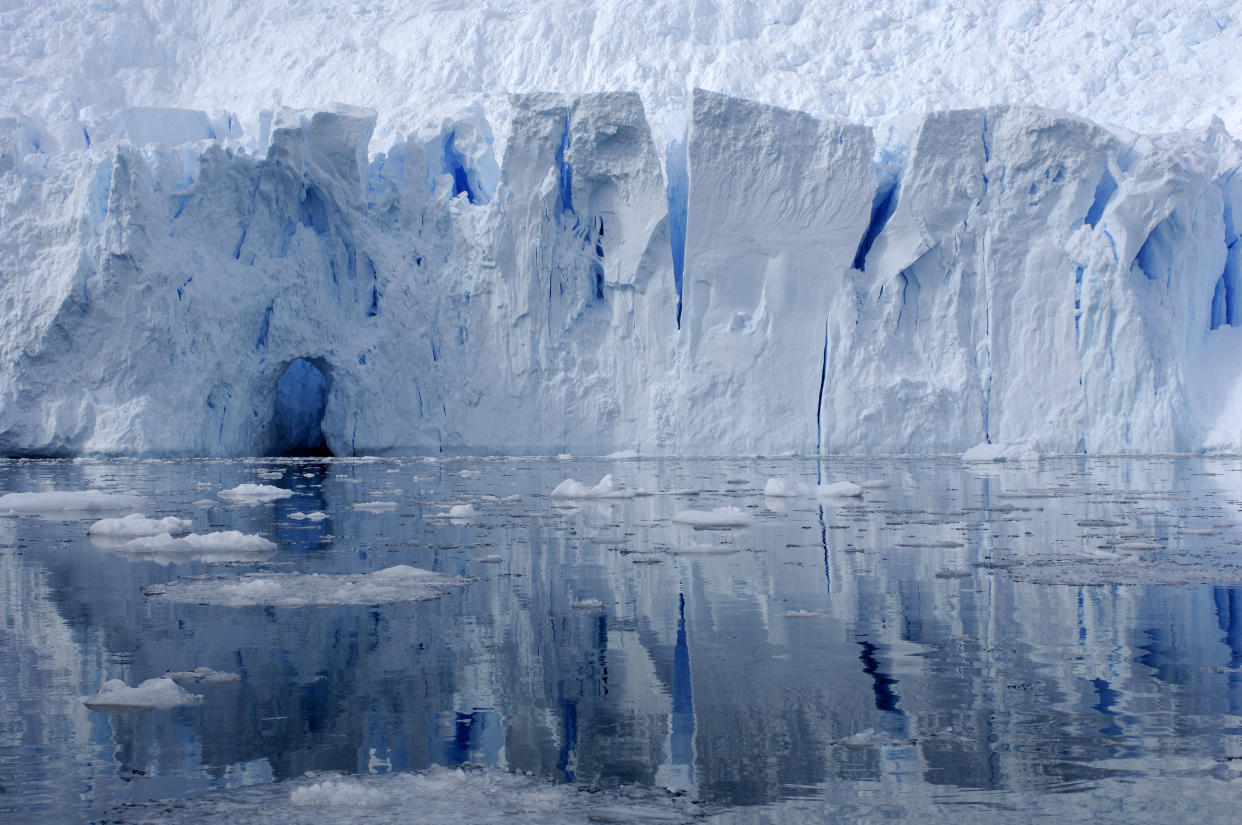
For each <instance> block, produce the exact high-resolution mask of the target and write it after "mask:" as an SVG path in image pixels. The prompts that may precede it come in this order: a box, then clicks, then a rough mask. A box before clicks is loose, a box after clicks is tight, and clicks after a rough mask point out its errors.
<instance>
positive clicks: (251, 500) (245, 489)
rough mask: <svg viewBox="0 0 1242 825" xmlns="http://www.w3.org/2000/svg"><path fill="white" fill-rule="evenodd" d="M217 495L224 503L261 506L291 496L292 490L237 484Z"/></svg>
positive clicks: (261, 485) (265, 485)
mask: <svg viewBox="0 0 1242 825" xmlns="http://www.w3.org/2000/svg"><path fill="white" fill-rule="evenodd" d="M217 495H219V496H220V498H222V499H224V500H225V501H232V502H234V503H237V504H262V503H263V502H267V501H278V500H280V499H282V498H290V497H292V496H293V491H292V490H286V489H284V488H283V487H273V486H272V485H270V484H238V485H237V486H236V487H234V488H232V489H230V490H221V491H220V492H219V493H217Z"/></svg>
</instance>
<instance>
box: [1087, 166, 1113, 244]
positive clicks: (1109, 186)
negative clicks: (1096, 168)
mask: <svg viewBox="0 0 1242 825" xmlns="http://www.w3.org/2000/svg"><path fill="white" fill-rule="evenodd" d="M1116 191H1117V181H1116V180H1114V179H1113V175H1112V172H1110V171H1109V170H1108V167H1105V168H1104V174H1102V175H1100V182H1099V183H1098V184H1096V187H1095V198H1094V199H1093V200H1092V201H1091V208H1090V209H1088V210H1087V217H1086V218H1084V219H1083V223H1085V224H1086V225H1087V226H1089V227H1091V228H1092V229H1095V225H1096V224H1097V223H1099V222H1100V218H1102V217H1103V216H1104V209H1105V208H1106V207H1107V206H1108V202H1109V200H1110V199H1111V198H1112V197H1113V193H1114V192H1116Z"/></svg>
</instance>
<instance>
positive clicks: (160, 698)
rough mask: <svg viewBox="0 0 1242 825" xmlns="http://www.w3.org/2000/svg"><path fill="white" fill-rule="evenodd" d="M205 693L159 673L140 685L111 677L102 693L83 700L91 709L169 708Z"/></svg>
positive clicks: (194, 701) (192, 702) (199, 699)
mask: <svg viewBox="0 0 1242 825" xmlns="http://www.w3.org/2000/svg"><path fill="white" fill-rule="evenodd" d="M202 701H203V697H201V696H196V695H195V694H192V693H190V692H189V691H187V690H185V688H183V687H181V686H180V685H178V684H177V683H176V682H174V681H173V680H172V679H169V678H167V677H163V676H161V677H158V678H155V679H148V680H146V681H145V682H143V683H142V684H140V685H138V687H130V686H129V685H127V684H125V683H124V682H122V681H121V680H120V679H109V680H108V681H106V682H104V683H103V687H101V688H100V689H99V693H97V694H95V695H94V696H92V697H91V698H89V699H85V700H83V704H84V705H86V706H87V707H88V708H90V709H91V710H98V711H102V712H105V713H107V712H111V711H126V710H155V709H160V710H165V709H167V708H175V707H179V706H181V705H197V704H199V703H200V702H202Z"/></svg>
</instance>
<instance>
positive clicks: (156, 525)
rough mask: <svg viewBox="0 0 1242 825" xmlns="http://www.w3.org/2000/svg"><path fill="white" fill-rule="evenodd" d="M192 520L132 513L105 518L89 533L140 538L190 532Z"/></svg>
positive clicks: (123, 537)
mask: <svg viewBox="0 0 1242 825" xmlns="http://www.w3.org/2000/svg"><path fill="white" fill-rule="evenodd" d="M191 524H192V522H191V521H190V519H187V518H177V517H175V516H168V517H167V518H160V519H154V518H147V517H146V516H145V515H143V514H142V513H130V514H129V515H128V516H124V517H122V518H105V519H100V520H99V521H97V522H95V523H94V524H92V525H91V526H90V527H89V528H88V529H87V531H86V532H87V533H89V534H90V535H92V536H106V537H108V538H117V539H125V538H140V537H142V536H158V535H160V534H161V533H172V534H177V533H188V532H189V531H190V525H191Z"/></svg>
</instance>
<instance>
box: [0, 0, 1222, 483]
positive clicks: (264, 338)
mask: <svg viewBox="0 0 1242 825" xmlns="http://www.w3.org/2000/svg"><path fill="white" fill-rule="evenodd" d="M1053 5H1054V6H1055V7H1053ZM1168 5H1169V4H1160V3H1156V2H1154V0H1152V2H1137V3H1126V4H1122V3H1119V2H1107V3H1096V4H1088V3H1085V2H1081V3H1063V4H1041V3H1038V2H1027V0H1009V2H995V3H982V2H974V0H970V2H964V3H938V2H922V1H920V2H916V1H915V0H908V2H901V1H899V0H895V2H894V3H892V4H891V5H890V6H888V7H887V8H886V9H874V8H872V7H871V6H872V4H869V3H864V2H862V0H857V1H856V2H846V3H828V2H822V3H815V2H784V0H781V1H780V2H768V3H734V4H718V3H700V4H694V5H692V6H686V5H685V4H682V3H673V2H657V3H654V4H642V5H641V6H638V5H634V4H625V3H619V2H611V3H604V2H596V3H581V4H563V3H554V2H550V1H549V2H542V3H541V2H532V3H528V4H524V5H522V6H520V7H514V8H506V10H505V11H504V12H503V13H502V12H500V11H498V10H496V9H492V8H491V7H490V6H487V5H486V4H471V3H460V4H456V3H454V4H435V5H432V6H428V5H425V4H399V3H397V2H396V0H387V2H382V3H380V4H377V5H371V6H368V7H367V8H366V9H362V8H359V9H351V10H350V11H349V12H348V13H345V12H344V11H343V10H341V9H339V8H337V7H336V6H335V5H334V4H329V3H326V2H323V0H309V2H306V3H302V4H300V5H299V6H298V7H297V8H296V9H280V10H275V9H272V10H270V11H268V10H260V11H259V12H258V13H257V17H256V13H255V12H254V11H253V10H248V9H245V8H243V7H240V6H236V7H235V6H233V5H231V4H228V3H225V2H224V0H209V1H208V2H206V3H203V4H173V3H161V4H154V3H143V2H135V3H129V4H101V5H99V6H98V7H96V8H93V9H92V11H91V13H90V14H88V15H83V14H81V13H80V12H79V11H78V9H77V4H75V3H71V2H69V0H51V2H41V3H38V4H36V3H31V2H21V0H18V2H15V3H10V4H9V5H8V6H7V7H6V11H5V12H4V25H3V26H0V46H2V47H3V52H0V53H3V54H6V55H8V61H7V62H5V63H3V65H0V90H2V93H0V100H2V101H4V103H3V104H0V107H2V108H3V111H2V112H0V252H3V255H0V329H3V330H4V331H5V332H4V334H3V335H0V452H3V453H7V454H35V455H79V454H94V453H103V454H117V453H121V454H178V455H238V454H247V455H259V454H268V453H272V452H284V451H289V452H298V451H311V450H314V449H320V448H322V446H323V445H324V444H326V446H327V448H329V449H330V450H331V451H332V452H333V453H334V454H336V455H352V454H359V453H404V452H426V453H437V454H438V453H441V452H450V453H451V452H474V453H476V454H477V453H484V452H497V453H499V452H524V453H535V454H545V455H546V454H564V453H576V454H595V455H599V454H607V453H611V452H614V451H616V454H617V455H627V456H628V455H639V454H641V455H658V454H668V453H678V454H755V453H761V452H762V453H766V454H779V453H785V452H789V451H794V452H797V453H815V452H825V453H839V452H870V453H901V452H938V453H951V454H961V453H962V452H963V451H965V450H967V449H968V448H970V447H972V446H973V445H977V444H980V443H988V444H993V445H998V447H997V448H998V449H1002V450H1006V451H1009V452H1007V453H1006V455H1007V456H1008V455H1022V456H1037V455H1039V454H1041V453H1076V452H1090V453H1102V452H1170V451H1199V450H1219V451H1239V450H1242V360H1239V359H1237V358H1236V357H1235V353H1236V351H1237V349H1238V347H1239V346H1242V306H1239V304H1238V301H1239V296H1242V244H1239V243H1238V238H1239V230H1240V227H1239V222H1238V221H1237V220H1236V217H1235V216H1237V215H1239V214H1242V211H1240V209H1239V206H1240V204H1242V175H1239V174H1237V171H1238V169H1239V165H1240V163H1242V146H1240V145H1239V144H1238V143H1237V142H1235V141H1234V140H1233V139H1232V137H1231V136H1230V131H1231V130H1232V132H1233V133H1240V130H1242V104H1240V103H1239V96H1238V90H1239V88H1240V87H1242V77H1240V76H1239V75H1238V73H1237V72H1236V71H1234V70H1233V63H1235V62H1236V56H1237V55H1238V54H1239V53H1242V40H1240V37H1242V3H1239V2H1236V1H1234V2H1224V1H1222V2H1214V3H1195V4H1190V3H1186V4H1173V5H1175V6H1176V7H1175V8H1171V9H1170V8H1168V7H1167V6H1168ZM1046 6H1047V7H1046ZM445 55H453V56H454V58H453V59H445V57H444V56H445ZM617 89H629V90H631V91H629V92H615V91H609V90H617ZM334 99H340V100H345V101H348V103H347V104H339V105H338V104H332V103H331V101H332V100H334ZM364 106H366V107H371V108H363V107H364ZM291 107H302V108H291ZM1045 107H1046V108H1045ZM230 112H231V113H232V114H230ZM1067 112H1068V114H1067ZM1087 118H1090V119H1087ZM1101 124H1106V125H1101ZM1169 130H1177V131H1172V132H1170V131H1169ZM1235 325H1236V326H1235ZM287 378H288V380H285V379H287ZM1015 451H1016V452H1015ZM286 492H288V491H286Z"/></svg>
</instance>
